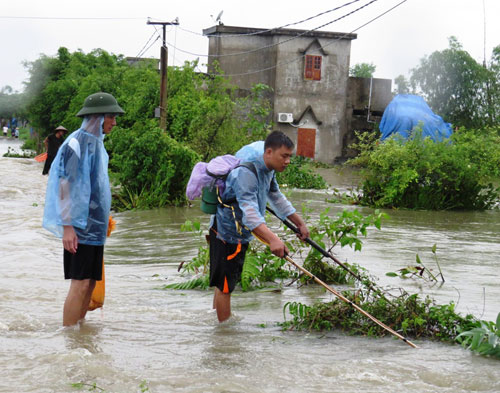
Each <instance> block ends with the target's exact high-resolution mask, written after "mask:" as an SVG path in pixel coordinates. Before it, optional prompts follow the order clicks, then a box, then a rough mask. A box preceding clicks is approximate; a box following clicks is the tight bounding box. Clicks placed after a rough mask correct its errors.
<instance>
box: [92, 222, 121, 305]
mask: <svg viewBox="0 0 500 393" xmlns="http://www.w3.org/2000/svg"><path fill="white" fill-rule="evenodd" d="M115 227H116V221H115V220H113V217H111V216H109V222H108V233H107V235H108V236H109V235H111V232H113V231H114V230H115ZM105 292H106V281H105V279H104V258H103V259H102V280H101V281H97V282H96V284H95V288H94V291H93V292H92V297H91V298H90V304H89V311H92V310H95V309H96V308H99V307H102V305H103V304H104V295H105Z"/></svg>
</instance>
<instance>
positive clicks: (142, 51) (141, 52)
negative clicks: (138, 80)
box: [135, 31, 160, 57]
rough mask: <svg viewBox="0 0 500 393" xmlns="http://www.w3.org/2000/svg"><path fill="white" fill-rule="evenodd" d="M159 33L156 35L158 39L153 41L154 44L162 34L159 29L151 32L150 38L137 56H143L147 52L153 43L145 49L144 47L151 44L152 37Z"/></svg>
mask: <svg viewBox="0 0 500 393" xmlns="http://www.w3.org/2000/svg"><path fill="white" fill-rule="evenodd" d="M155 34H156V35H157V37H156V40H154V41H153V44H154V43H155V42H156V41H158V39H159V38H160V35H159V34H158V31H154V32H153V34H151V37H149V39H148V40H147V42H146V43H145V44H144V46H143V47H142V49H141V50H140V51H139V53H138V54H137V56H135V57H141V56H142V55H143V54H144V53H146V51H147V50H148V49H149V48H150V47H151V46H152V45H153V44H151V45H150V46H149V47H148V49H146V50H144V48H145V47H146V46H147V45H148V44H149V41H151V39H152V38H153V37H154V35H155Z"/></svg>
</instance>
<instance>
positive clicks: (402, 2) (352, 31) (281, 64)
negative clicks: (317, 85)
mask: <svg viewBox="0 0 500 393" xmlns="http://www.w3.org/2000/svg"><path fill="white" fill-rule="evenodd" d="M407 1H408V0H402V1H401V2H399V3H398V4H396V5H394V6H393V7H391V8H389V9H388V10H386V11H384V12H382V13H381V14H379V15H377V16H376V17H374V18H372V19H370V20H369V21H368V22H366V23H364V24H362V25H361V26H359V27H357V28H355V29H354V30H351V31H350V32H349V33H345V34H343V35H342V36H340V37H338V38H336V39H334V40H332V41H331V42H329V43H327V44H325V45H322V46H320V47H319V48H318V49H324V48H326V47H328V46H330V45H333V44H334V43H336V42H337V41H339V40H341V39H343V38H345V37H347V36H348V35H349V34H352V33H354V32H356V31H358V30H360V29H362V28H363V27H365V26H367V25H369V24H370V23H373V22H375V21H376V20H377V19H379V18H381V17H382V16H384V15H386V14H388V13H389V12H391V11H393V10H394V9H396V8H397V7H399V6H401V5H402V4H404V3H406V2H407ZM305 56H306V55H305V54H304V55H301V56H298V57H296V58H294V59H291V60H288V61H284V62H281V63H277V64H275V65H273V66H270V67H266V68H263V69H260V70H255V71H248V72H242V73H237V74H224V75H223V76H226V77H230V76H244V75H253V74H257V73H259V72H264V71H269V70H272V69H275V68H278V67H280V66H284V65H288V64H291V63H294V62H296V61H299V60H301V59H303V58H304V57H305ZM207 75H209V76H218V75H220V74H214V73H207Z"/></svg>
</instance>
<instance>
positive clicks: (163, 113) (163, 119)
mask: <svg viewBox="0 0 500 393" xmlns="http://www.w3.org/2000/svg"><path fill="white" fill-rule="evenodd" d="M147 24H148V25H161V26H162V27H163V43H162V45H161V52H160V78H161V87H160V128H161V129H163V130H165V131H166V129H167V63H168V48H167V42H166V35H167V33H166V31H165V27H166V26H171V25H176V26H177V25H178V24H179V18H175V20H174V21H173V22H151V21H150V20H148V22H147Z"/></svg>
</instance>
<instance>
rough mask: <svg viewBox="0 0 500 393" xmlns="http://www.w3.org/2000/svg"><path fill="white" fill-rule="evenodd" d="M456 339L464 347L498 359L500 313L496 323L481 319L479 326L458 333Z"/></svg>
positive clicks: (499, 351)
mask: <svg viewBox="0 0 500 393" xmlns="http://www.w3.org/2000/svg"><path fill="white" fill-rule="evenodd" d="M456 339H457V341H458V342H459V343H460V344H461V345H462V346H463V347H464V348H467V349H469V350H471V351H474V352H477V353H478V354H480V355H483V356H493V357H496V358H498V359H500V313H498V316H497V321H496V323H494V322H491V321H490V322H487V321H481V322H480V326H477V327H475V328H473V329H471V330H468V331H464V332H462V333H460V334H459V335H458V336H457V338H456Z"/></svg>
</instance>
